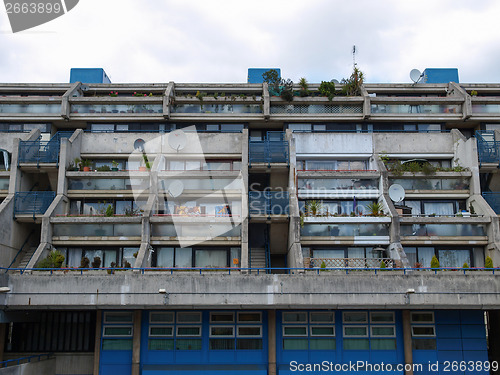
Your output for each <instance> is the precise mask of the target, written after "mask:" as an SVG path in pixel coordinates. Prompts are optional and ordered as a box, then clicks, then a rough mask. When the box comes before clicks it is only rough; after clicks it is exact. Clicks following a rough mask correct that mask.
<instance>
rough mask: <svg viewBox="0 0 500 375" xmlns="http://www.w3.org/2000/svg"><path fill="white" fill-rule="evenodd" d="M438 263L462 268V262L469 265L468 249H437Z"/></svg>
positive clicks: (443, 265)
mask: <svg viewBox="0 0 500 375" xmlns="http://www.w3.org/2000/svg"><path fill="white" fill-rule="evenodd" d="M438 253H439V265H440V266H441V267H457V268H462V266H463V265H464V263H467V264H468V265H469V267H470V266H471V259H470V250H469V249H464V250H439V251H438Z"/></svg>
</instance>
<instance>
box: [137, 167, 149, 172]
mask: <svg viewBox="0 0 500 375" xmlns="http://www.w3.org/2000/svg"><path fill="white" fill-rule="evenodd" d="M147 170H148V169H147V168H146V167H139V171H140V172H146V171H147Z"/></svg>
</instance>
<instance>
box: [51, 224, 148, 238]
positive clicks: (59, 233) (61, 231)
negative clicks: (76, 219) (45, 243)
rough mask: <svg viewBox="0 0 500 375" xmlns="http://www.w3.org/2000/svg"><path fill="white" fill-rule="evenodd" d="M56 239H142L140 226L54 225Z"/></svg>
mask: <svg viewBox="0 0 500 375" xmlns="http://www.w3.org/2000/svg"><path fill="white" fill-rule="evenodd" d="M53 235H54V236H55V237H63V236H69V237H100V236H106V237H140V236H141V225H140V224H122V223H120V224H102V223H100V224H90V223H78V224H60V223H55V224H54V233H53Z"/></svg>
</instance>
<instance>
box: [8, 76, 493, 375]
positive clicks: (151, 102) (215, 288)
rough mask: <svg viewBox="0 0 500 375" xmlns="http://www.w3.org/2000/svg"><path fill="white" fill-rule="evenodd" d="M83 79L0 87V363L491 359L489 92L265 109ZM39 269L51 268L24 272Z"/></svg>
mask: <svg viewBox="0 0 500 375" xmlns="http://www.w3.org/2000/svg"><path fill="white" fill-rule="evenodd" d="M429 72H430V71H429ZM87 73H89V72H88V71H83V72H77V71H75V76H74V77H72V81H73V83H70V84H0V149H1V150H0V151H1V152H0V223H1V224H0V238H1V241H0V266H1V267H3V268H2V276H1V278H0V280H1V285H0V287H1V289H0V291H1V293H0V300H1V305H2V314H1V318H2V320H1V325H0V337H1V339H0V354H1V355H2V359H3V360H8V359H14V358H20V357H28V356H31V355H38V354H42V353H52V356H51V357H50V359H48V360H41V361H39V362H37V361H35V359H34V360H33V361H34V362H33V363H31V364H29V365H23V366H25V367H26V368H30V367H31V368H32V369H35V370H34V371H38V373H46V374H61V375H62V374H65V375H69V374H73V375H76V374H79V375H80V374H82V375H83V374H103V375H105V374H114V375H117V374H134V375H136V374H137V375H138V374H144V375H153V374H184V375H191V374H241V375H243V374H280V375H283V374H292V373H300V371H299V370H300V369H305V367H300V366H306V365H307V364H310V365H312V364H319V363H322V362H323V361H328V362H329V363H331V366H333V367H331V368H330V370H332V371H330V370H328V371H323V372H308V373H333V370H335V371H336V372H338V373H348V372H349V370H348V369H346V368H345V367H338V368H336V367H335V366H336V365H339V366H343V365H344V364H348V363H349V362H356V361H366V362H367V363H368V364H373V365H374V364H380V363H382V362H383V363H384V364H390V365H391V366H392V367H391V368H389V369H387V368H386V371H385V373H387V374H403V373H406V374H411V373H415V374H417V373H421V374H437V373H438V372H439V373H442V372H443V371H445V367H446V364H447V363H453V361H455V362H456V363H458V364H460V363H464V361H465V362H467V363H470V362H469V361H474V363H475V364H474V365H473V369H472V370H470V369H469V370H467V369H462V368H458V369H457V368H454V373H460V374H465V373H474V374H476V373H488V372H489V371H488V370H489V366H492V364H491V361H498V360H499V359H500V358H499V353H500V344H499V340H500V314H499V309H500V298H499V293H500V282H499V281H498V278H497V273H498V272H499V271H498V270H495V268H491V265H490V264H488V262H486V263H485V261H486V259H487V257H490V258H491V259H492V261H493V267H497V266H498V265H500V232H499V229H500V228H499V221H498V214H497V213H500V174H499V169H498V168H499V166H500V84H459V83H456V82H450V81H443V82H438V83H431V82H432V80H427V83H417V84H364V85H363V86H362V87H361V95H358V96H335V97H333V98H332V99H331V100H329V99H328V98H327V97H325V96H321V95H319V93H318V87H319V85H318V84H310V85H309V90H310V92H309V94H308V95H303V96H298V95H296V96H294V98H293V101H284V100H283V99H282V98H281V97H279V96H274V95H272V94H270V92H269V87H268V85H267V83H246V84H183V83H174V82H169V83H158V84H112V83H110V82H109V80H108V79H107V76H105V73H104V72H103V71H102V70H92V71H90V73H92V74H97V75H99V76H98V77H92V76H89V75H88V74H87ZM456 81H458V80H456ZM96 82H97V83H96ZM339 88H340V87H339ZM295 90H296V91H299V90H300V87H298V86H295ZM84 166H87V167H88V168H85V169H86V170H83V167H84ZM80 167H81V168H80ZM80 169H81V170H80ZM393 186H395V187H393ZM391 187H392V188H391ZM398 197H399V198H398ZM54 250H57V251H59V252H60V253H61V254H62V255H64V262H63V263H62V267H61V268H54V269H42V270H37V269H35V268H36V267H37V266H38V265H39V263H40V262H41V261H42V260H44V259H46V258H47V257H48V256H50V254H51V253H52V252H53V251H54ZM52 254H53V253H52ZM433 256H435V257H436V258H437V259H438V260H439V267H441V268H446V269H443V270H437V269H431V260H432V258H433ZM85 258H87V259H88V261H87V263H85ZM82 259H83V260H82ZM89 262H90V264H89ZM464 263H467V266H468V267H470V268H469V269H467V268H464ZM82 266H83V268H82ZM433 267H435V265H433ZM89 268H92V269H89ZM119 268H123V269H121V270H120V269H119ZM488 361H490V362H488ZM429 363H432V364H436V363H437V364H438V365H439V371H435V368H433V369H430V368H429V367H428V366H429ZM477 363H482V364H483V365H482V367H478V365H477ZM398 364H399V365H401V364H403V365H404V364H423V367H422V368H421V369H420V368H418V367H416V368H415V371H413V372H412V371H409V368H407V369H406V370H407V371H406V372H405V371H404V368H397V367H396V366H397V365H398ZM36 366H38V367H36ZM486 367H488V368H486ZM36 369H38V370H36ZM323 370H326V369H325V368H323ZM358 370H359V372H361V373H364V374H369V373H373V374H375V373H378V372H379V371H377V370H376V369H372V368H359V369H358ZM1 371H2V369H0V373H1ZM329 371H330V372H329ZM302 373H304V372H302ZM492 373H494V372H493V371H492Z"/></svg>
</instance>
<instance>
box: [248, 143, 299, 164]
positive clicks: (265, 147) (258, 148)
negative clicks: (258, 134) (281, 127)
mask: <svg viewBox="0 0 500 375" xmlns="http://www.w3.org/2000/svg"><path fill="white" fill-rule="evenodd" d="M248 158H249V164H250V166H251V165H252V164H256V163H265V164H267V165H268V166H271V164H272V163H286V164H288V163H289V152H288V141H285V140H264V141H250V143H249V156H248Z"/></svg>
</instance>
